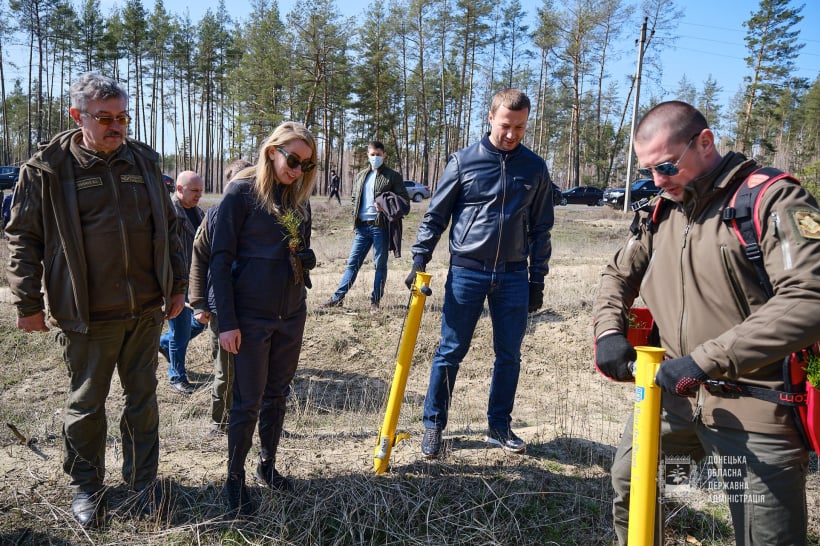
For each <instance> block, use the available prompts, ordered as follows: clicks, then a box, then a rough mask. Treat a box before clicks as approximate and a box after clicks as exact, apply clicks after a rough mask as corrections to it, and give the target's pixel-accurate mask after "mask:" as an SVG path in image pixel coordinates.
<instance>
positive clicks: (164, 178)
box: [162, 173, 177, 193]
mask: <svg viewBox="0 0 820 546" xmlns="http://www.w3.org/2000/svg"><path fill="white" fill-rule="evenodd" d="M162 182H163V183H164V184H165V187H166V188H167V189H168V191H169V192H171V193H174V192H175V191H177V186H176V184H174V179H173V178H171V177H170V176H168V175H167V174H165V173H162Z"/></svg>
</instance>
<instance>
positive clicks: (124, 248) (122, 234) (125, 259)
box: [106, 162, 137, 316]
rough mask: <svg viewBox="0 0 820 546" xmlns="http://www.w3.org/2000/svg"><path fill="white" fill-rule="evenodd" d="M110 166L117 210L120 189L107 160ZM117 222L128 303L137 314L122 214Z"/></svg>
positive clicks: (107, 165)
mask: <svg viewBox="0 0 820 546" xmlns="http://www.w3.org/2000/svg"><path fill="white" fill-rule="evenodd" d="M106 167H108V178H109V179H110V180H111V190H112V191H113V192H114V201H115V202H116V203H117V210H118V211H119V208H120V206H121V205H122V203H120V189H119V187H117V182H116V181H115V180H114V173H113V172H112V170H111V164H109V163H107V162H106ZM117 222H118V224H119V227H120V243H121V244H122V259H123V266H124V268H125V289H126V291H127V293H128V303H129V305H130V307H131V315H132V316H135V315H136V311H137V302H136V297H135V296H134V287H133V286H131V276H130V275H129V273H128V272H129V270H130V269H131V263H130V256H129V255H128V237H127V236H126V234H125V231H126V230H125V224H124V222H123V219H122V214H117Z"/></svg>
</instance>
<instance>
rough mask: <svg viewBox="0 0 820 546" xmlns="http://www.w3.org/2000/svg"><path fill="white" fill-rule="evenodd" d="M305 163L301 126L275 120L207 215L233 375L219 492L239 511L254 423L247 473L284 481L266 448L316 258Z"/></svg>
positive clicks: (311, 169) (248, 508)
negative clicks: (212, 215)
mask: <svg viewBox="0 0 820 546" xmlns="http://www.w3.org/2000/svg"><path fill="white" fill-rule="evenodd" d="M315 167H316V143H315V140H314V138H313V136H312V135H311V134H310V132H309V131H308V130H307V129H306V128H305V127H304V126H303V125H301V124H299V123H295V122H285V123H283V124H281V125H279V126H278V127H277V128H276V129H275V130H274V131H273V134H271V136H270V137H268V138H267V139H266V140H265V142H264V143H263V144H262V146H261V148H260V150H259V159H258V160H257V162H256V165H255V166H253V167H249V168H247V169H244V170H242V171H241V172H239V173H238V175H237V177H236V180H234V181H233V182H232V183H231V184H229V185H228V187H227V189H226V191H225V196H224V197H223V199H222V202H221V203H220V204H219V208H218V210H217V212H216V226H215V228H214V232H213V240H212V242H211V262H210V272H211V282H212V285H213V291H214V300H215V303H216V311H217V316H218V317H219V342H220V345H221V346H222V348H223V349H225V350H226V351H228V352H229V353H231V354H233V355H234V374H235V375H234V384H233V403H232V405H231V409H230V416H229V421H228V477H227V479H226V480H225V487H224V491H225V494H226V496H227V499H228V505H229V506H230V509H231V511H232V512H234V513H237V514H238V515H240V516H248V515H251V514H252V513H254V512H255V510H256V508H255V506H254V503H253V502H252V501H251V499H250V497H249V495H248V490H247V487H246V484H245V460H246V458H247V455H248V452H249V451H250V448H251V442H252V439H253V430H254V427H255V426H256V424H257V422H258V423H259V444H260V456H259V461H258V463H257V465H256V472H255V477H256V479H257V480H259V481H260V482H262V483H264V484H266V485H267V486H268V487H270V488H271V489H276V490H279V491H289V490H291V489H292V487H293V486H292V485H291V483H290V481H289V480H288V479H287V478H285V477H284V476H282V475H281V474H280V473H279V472H278V471H277V470H276V451H277V448H278V445H279V438H280V436H281V434H282V428H283V426H284V420H285V411H286V409H287V400H286V398H287V395H288V393H289V392H290V383H291V380H292V379H293V376H294V374H295V373H296V366H297V363H298V361H299V354H300V352H301V349H302V335H303V333H304V329H305V319H306V317H307V305H306V303H305V298H306V296H307V289H306V283H305V281H306V276H305V275H306V271H307V270H310V269H312V268H313V267H315V265H316V257H315V255H314V254H313V251H312V250H311V249H310V233H311V213H310V201H309V199H310V195H311V193H312V192H313V186H314V183H315V177H316V172H315Z"/></svg>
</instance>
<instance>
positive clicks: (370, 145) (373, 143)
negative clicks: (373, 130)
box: [367, 140, 385, 151]
mask: <svg viewBox="0 0 820 546" xmlns="http://www.w3.org/2000/svg"><path fill="white" fill-rule="evenodd" d="M367 147H368V148H373V149H375V150H381V151H385V150H384V144H382V143H381V142H380V141H378V140H371V141H370V142H368V143H367Z"/></svg>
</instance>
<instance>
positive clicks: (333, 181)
mask: <svg viewBox="0 0 820 546" xmlns="http://www.w3.org/2000/svg"><path fill="white" fill-rule="evenodd" d="M340 185H341V181H340V180H339V175H338V174H336V171H334V170H333V169H331V170H330V192H329V193H328V195H327V200H328V201H330V200H331V199H333V198H334V197H336V201H338V202H339V204H340V205H341V204H342V198H341V197H339V186H340Z"/></svg>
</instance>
